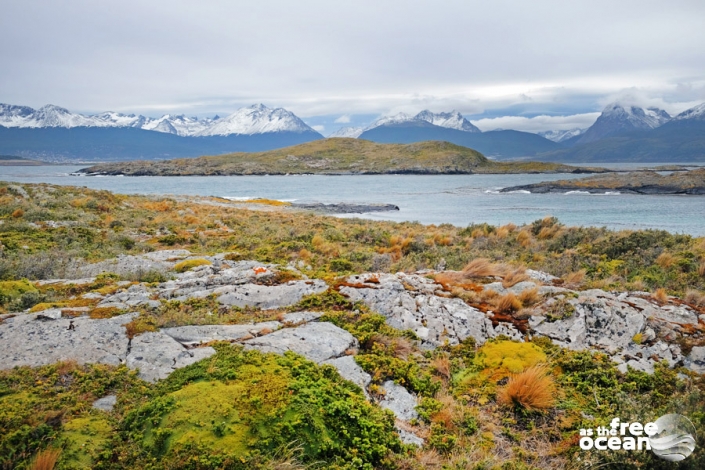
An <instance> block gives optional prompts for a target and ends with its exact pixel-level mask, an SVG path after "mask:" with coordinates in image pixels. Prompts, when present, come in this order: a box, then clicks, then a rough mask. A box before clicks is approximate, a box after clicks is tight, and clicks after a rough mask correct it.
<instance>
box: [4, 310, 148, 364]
mask: <svg viewBox="0 0 705 470" xmlns="http://www.w3.org/2000/svg"><path fill="white" fill-rule="evenodd" d="M135 315H136V314H126V315H120V316H116V317H113V318H109V319H102V320H93V319H91V318H88V317H78V318H73V319H69V318H56V319H48V318H44V319H42V318H40V316H41V314H36V313H35V314H21V315H17V316H15V317H12V318H7V319H5V321H3V322H2V323H0V344H2V355H0V369H10V368H12V367H15V366H30V367H38V366H44V365H47V364H53V363H55V362H57V361H67V360H75V361H77V362H78V363H79V364H85V363H102V364H110V365H118V364H120V363H121V362H122V361H123V360H124V359H125V355H126V354H127V347H128V339H127V336H126V335H125V327H124V326H123V325H124V324H126V323H128V322H130V321H131V320H132V318H133V317H134V316H135Z"/></svg>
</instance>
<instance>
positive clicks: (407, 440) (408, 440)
mask: <svg viewBox="0 0 705 470" xmlns="http://www.w3.org/2000/svg"><path fill="white" fill-rule="evenodd" d="M396 430H397V434H399V439H401V442H403V443H404V444H410V445H414V446H417V447H423V445H424V440H423V438H421V437H419V436H417V435H416V434H414V433H413V432H411V431H407V430H405V429H402V428H400V427H398V426H397V427H396Z"/></svg>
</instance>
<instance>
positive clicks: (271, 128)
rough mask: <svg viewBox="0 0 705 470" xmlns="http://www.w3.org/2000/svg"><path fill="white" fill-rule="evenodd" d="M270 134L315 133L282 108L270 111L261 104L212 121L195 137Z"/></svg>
mask: <svg viewBox="0 0 705 470" xmlns="http://www.w3.org/2000/svg"><path fill="white" fill-rule="evenodd" d="M270 132H296V133H301V132H316V131H314V130H313V129H312V128H311V127H309V126H308V125H306V123H304V122H303V121H302V120H301V119H299V118H298V117H296V115H295V114H294V113H292V112H290V111H287V110H286V109H284V108H275V109H271V108H268V107H266V106H265V105H263V104H255V105H252V106H250V107H248V108H240V109H238V110H237V111H235V112H234V113H233V114H231V115H230V116H226V117H224V118H221V119H218V120H217V121H213V123H212V124H211V125H209V126H207V127H206V128H205V129H204V130H202V131H200V132H197V133H196V134H194V135H195V136H198V137H202V136H212V135H232V134H240V135H252V134H266V133H270Z"/></svg>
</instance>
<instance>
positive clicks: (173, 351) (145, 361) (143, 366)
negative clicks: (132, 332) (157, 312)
mask: <svg viewBox="0 0 705 470" xmlns="http://www.w3.org/2000/svg"><path fill="white" fill-rule="evenodd" d="M213 354H215V349H213V348H210V347H205V348H195V349H190V350H189V349H186V348H184V346H183V345H182V344H181V343H179V342H178V341H176V340H175V339H174V338H172V337H171V336H169V335H167V334H165V333H163V332H161V331H157V332H148V333H144V334H141V335H139V336H135V337H134V338H133V339H132V342H131V344H130V353H129V354H128V355H127V359H126V362H127V366H128V367H129V368H130V369H139V376H140V378H141V379H142V380H146V381H147V382H156V381H157V380H160V379H165V378H167V377H168V376H169V374H171V373H172V372H173V371H174V370H176V369H179V368H181V367H186V366H188V365H191V364H193V363H194V362H198V361H200V360H201V359H205V358H207V357H210V356H212V355H213Z"/></svg>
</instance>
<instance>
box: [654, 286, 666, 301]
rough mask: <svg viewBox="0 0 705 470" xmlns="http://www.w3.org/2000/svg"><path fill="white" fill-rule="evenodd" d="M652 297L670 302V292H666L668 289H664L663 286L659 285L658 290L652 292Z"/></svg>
mask: <svg viewBox="0 0 705 470" xmlns="http://www.w3.org/2000/svg"><path fill="white" fill-rule="evenodd" d="M651 297H653V298H654V299H655V300H657V301H659V302H661V303H666V302H668V293H667V292H666V289H664V288H663V287H659V288H658V289H656V291H655V292H654V293H652V294H651Z"/></svg>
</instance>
